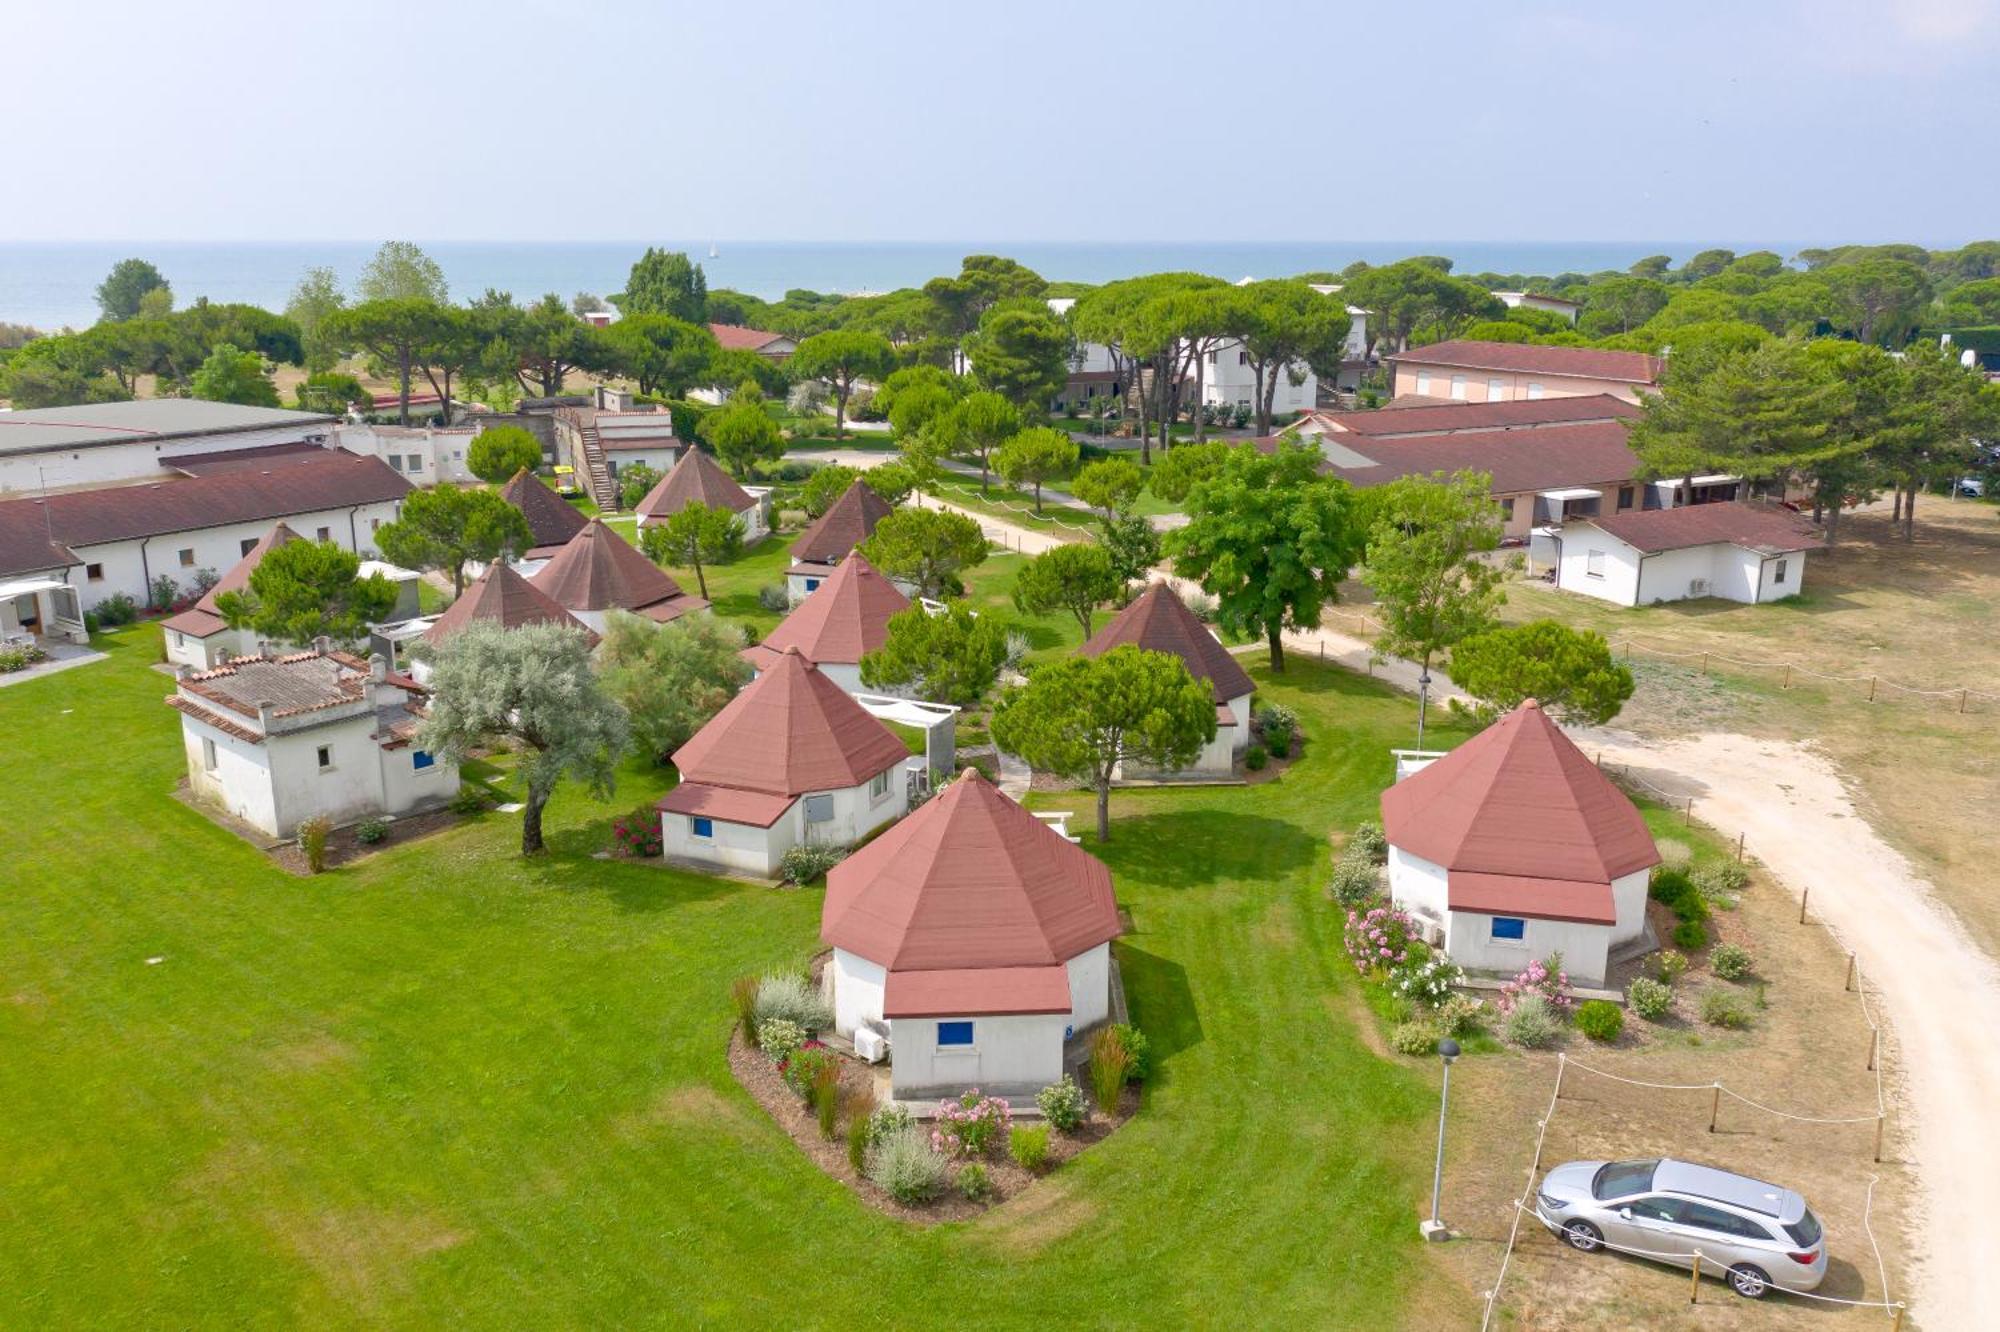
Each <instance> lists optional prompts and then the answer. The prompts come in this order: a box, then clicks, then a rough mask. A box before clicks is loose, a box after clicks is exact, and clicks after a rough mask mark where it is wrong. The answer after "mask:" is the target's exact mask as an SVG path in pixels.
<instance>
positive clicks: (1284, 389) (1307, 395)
mask: <svg viewBox="0 0 2000 1332" xmlns="http://www.w3.org/2000/svg"><path fill="white" fill-rule="evenodd" d="M1243 355H1244V353H1243V344H1242V343H1240V342H1234V341H1231V342H1225V343H1223V344H1222V345H1221V346H1220V347H1217V348H1216V349H1215V356H1214V359H1213V360H1209V359H1208V358H1206V357H1204V358H1203V362H1202V381H1201V400H1202V402H1203V403H1204V404H1205V405H1207V406H1211V407H1214V406H1229V407H1234V406H1237V405H1239V404H1240V405H1242V406H1245V407H1248V408H1249V409H1250V410H1251V411H1253V412H1254V411H1255V410H1257V372H1256V370H1255V368H1254V367H1252V366H1251V365H1250V364H1248V362H1247V361H1245V360H1244V359H1243ZM1290 369H1291V370H1297V371H1299V372H1300V373H1301V374H1303V375H1304V376H1305V378H1304V379H1303V380H1302V381H1301V382H1300V383H1298V384H1294V383H1292V377H1291V374H1290V373H1289V371H1288V370H1279V371H1278V372H1277V374H1278V388H1277V392H1276V393H1275V394H1273V395H1272V398H1271V410H1272V411H1273V412H1274V413H1276V414H1277V415H1280V416H1283V415H1286V414H1287V413H1291V412H1304V411H1310V410H1311V409H1312V408H1314V407H1315V406H1317V405H1318V403H1319V381H1318V379H1317V378H1315V377H1314V375H1313V372H1312V371H1311V370H1309V369H1307V368H1306V367H1305V366H1303V365H1294V366H1292V367H1290Z"/></svg>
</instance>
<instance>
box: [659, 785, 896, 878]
mask: <svg viewBox="0 0 2000 1332" xmlns="http://www.w3.org/2000/svg"><path fill="white" fill-rule="evenodd" d="M924 763H925V761H924V759H923V758H922V757H920V756H919V757H913V758H911V759H910V760H908V761H907V762H906V763H904V764H901V765H898V766H896V767H893V768H890V769H888V770H887V771H885V772H884V773H883V774H882V776H881V779H880V780H879V781H877V780H870V781H867V782H863V783H861V784H860V785H859V786H850V787H846V788H844V789H841V790H836V791H819V792H813V793H811V794H809V795H802V796H799V797H797V798H795V799H794V800H793V801H792V803H791V804H790V805H789V806H787V807H786V809H785V811H784V813H782V814H780V815H779V816H778V817H777V819H776V820H775V821H773V822H772V824H771V825H770V826H769V827H758V826H757V825H755V824H749V823H731V822H729V821H728V820H726V819H720V818H712V817H705V816H700V815H690V814H676V813H673V812H671V811H662V812H661V814H660V840H661V846H662V848H663V850H664V851H665V853H666V854H667V855H668V856H670V857H676V858H679V859H682V860H693V861H700V862H703V863H705V864H709V865H713V866H715V867H716V868H718V869H722V870H729V871H734V872H736V873H739V874H751V875H755V876H757V877H758V878H764V879H769V878H773V877H775V876H776V875H777V873H778V863H779V862H780V861H781V860H783V859H784V857H785V852H787V851H789V850H791V849H792V848H793V847H795V846H800V845H805V844H809V843H817V844H819V845H822V846H846V845H848V844H850V843H852V842H857V841H859V840H861V838H863V837H866V836H867V835H868V834H869V833H871V832H873V831H875V830H876V829H877V828H879V827H881V826H882V825H883V824H885V823H889V822H891V821H893V820H895V819H899V818H901V817H903V815H904V814H906V813H908V812H909V808H910V796H909V792H910V774H911V773H912V772H917V771H922V770H923V768H924ZM878 786H879V788H880V789H879V790H878V789H877V788H878ZM822 796H824V797H826V798H827V799H829V800H830V801H831V817H830V818H826V819H822V820H812V819H809V818H808V817H807V805H808V802H815V806H816V802H817V801H818V799H819V798H820V797H822ZM697 823H705V824H706V825H707V828H706V832H705V833H704V832H703V831H701V830H699V829H698V828H697V826H696V825H697Z"/></svg>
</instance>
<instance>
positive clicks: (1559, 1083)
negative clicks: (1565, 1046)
mask: <svg viewBox="0 0 2000 1332" xmlns="http://www.w3.org/2000/svg"><path fill="white" fill-rule="evenodd" d="M1568 1067H1569V1056H1568V1055H1565V1054H1558V1055H1557V1056H1556V1094H1555V1099H1556V1100H1558V1101H1560V1100H1561V1099H1562V1094H1563V1072H1564V1070H1566V1069H1567V1068H1568Z"/></svg>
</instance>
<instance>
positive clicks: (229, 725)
mask: <svg viewBox="0 0 2000 1332" xmlns="http://www.w3.org/2000/svg"><path fill="white" fill-rule="evenodd" d="M167 706H168V707H170V708H172V709H173V710H174V711H176V712H179V713H183V714H185V715H186V716H189V717H192V718H194V719H195V720H196V721H198V722H205V723H207V724H208V725H210V726H213V727H214V728H215V729H216V730H218V731H220V732H222V733H223V734H224V735H230V736H234V737H236V738H237V739H238V740H241V741H244V742H245V743H246V744H252V745H261V744H263V743H264V733H263V732H262V731H259V730H257V729H256V728H255V727H251V726H244V725H242V724H241V723H239V722H233V721H231V720H229V718H227V717H224V716H221V715H220V714H218V713H215V712H212V711H210V710H209V709H207V708H205V707H203V706H202V705H201V704H199V703H197V702H195V701H194V700H193V699H191V698H183V697H181V696H180V695H179V694H168V695H167Z"/></svg>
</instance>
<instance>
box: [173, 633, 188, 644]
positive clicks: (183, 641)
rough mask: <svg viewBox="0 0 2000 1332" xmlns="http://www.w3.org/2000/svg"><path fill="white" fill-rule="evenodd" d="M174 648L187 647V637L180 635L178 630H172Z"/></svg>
mask: <svg viewBox="0 0 2000 1332" xmlns="http://www.w3.org/2000/svg"><path fill="white" fill-rule="evenodd" d="M174 646H175V647H186V646H187V635H186V634H184V633H182V632H181V631H180V630H178V629H176V630H174Z"/></svg>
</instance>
